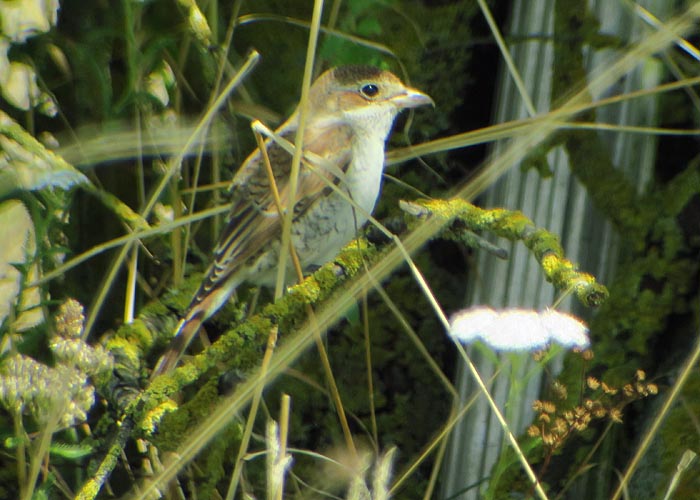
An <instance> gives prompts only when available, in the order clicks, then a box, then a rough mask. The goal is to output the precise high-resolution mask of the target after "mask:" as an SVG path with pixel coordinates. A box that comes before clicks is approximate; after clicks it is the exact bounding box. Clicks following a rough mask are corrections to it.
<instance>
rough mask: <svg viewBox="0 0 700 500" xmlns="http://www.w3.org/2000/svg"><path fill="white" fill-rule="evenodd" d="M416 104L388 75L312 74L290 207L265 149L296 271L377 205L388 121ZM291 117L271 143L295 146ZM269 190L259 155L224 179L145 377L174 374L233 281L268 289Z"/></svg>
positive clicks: (309, 265) (273, 154) (329, 251)
mask: <svg viewBox="0 0 700 500" xmlns="http://www.w3.org/2000/svg"><path fill="white" fill-rule="evenodd" d="M424 105H433V106H434V102H433V100H432V99H431V98H430V96H428V95H427V94H425V93H423V92H421V91H419V90H417V89H415V88H412V87H410V86H407V85H405V84H404V83H403V82H402V81H401V80H400V79H399V78H398V77H397V76H396V75H394V74H393V73H392V72H390V71H388V70H384V69H380V68H377V67H374V66H368V65H347V66H338V67H335V68H332V69H329V70H327V71H326V72H324V73H323V74H321V75H320V76H319V77H318V78H317V79H316V80H315V81H314V83H313V84H312V85H311V87H310V88H309V92H308V104H307V106H308V108H307V114H306V124H305V128H304V137H303V141H302V151H303V155H304V159H305V161H303V162H302V167H301V170H300V172H299V177H298V184H297V196H296V200H291V199H290V184H291V183H290V173H291V170H292V155H291V154H290V152H289V151H288V150H287V149H286V148H285V147H284V146H283V145H282V144H280V142H279V140H274V137H273V138H269V139H267V140H266V141H265V145H264V148H265V150H266V153H267V156H268V158H269V163H270V166H271V168H272V173H273V175H274V179H275V183H274V184H275V185H276V188H277V190H278V196H279V197H278V199H279V201H281V205H282V206H283V207H285V208H287V209H289V208H290V207H289V206H288V205H289V204H290V203H292V202H293V201H295V203H294V204H293V211H294V212H293V222H292V228H291V241H292V245H293V247H294V249H295V252H296V254H297V256H298V259H299V261H300V262H301V264H302V267H303V268H304V269H305V270H309V269H314V268H317V267H319V266H321V265H323V264H325V263H326V262H329V261H330V260H332V259H333V258H334V257H335V256H336V255H337V254H338V252H339V251H340V250H341V249H342V247H344V246H345V245H346V244H348V243H349V242H350V241H352V239H354V238H355V237H356V234H357V231H358V230H359V228H361V227H362V225H363V224H364V223H365V222H366V221H367V214H371V213H372V211H373V210H374V207H375V204H376V202H377V199H378V197H379V193H380V187H381V181H382V173H383V170H384V154H385V147H386V141H387V139H388V137H389V134H390V132H391V128H392V126H393V123H394V120H395V118H396V116H397V115H398V114H399V112H401V111H402V110H404V109H408V108H416V107H419V106H424ZM299 115H300V110H299V107H297V109H296V110H295V111H294V112H293V113H292V114H291V115H290V117H289V118H288V119H287V120H286V121H285V122H284V123H283V124H282V125H281V126H280V127H279V128H278V129H277V130H276V134H275V135H276V136H277V137H278V138H281V139H282V140H287V141H289V142H291V143H294V142H295V140H296V133H297V130H298V128H299ZM330 184H333V185H335V187H336V188H337V189H333V188H331V187H330ZM272 188H273V186H272V185H271V182H270V174H269V173H268V169H267V168H266V166H265V163H264V158H263V155H262V154H261V151H260V148H258V149H256V150H255V151H253V152H252V153H251V154H250V155H249V156H248V157H247V158H246V160H245V161H244V162H243V163H242V165H241V167H240V168H239V170H238V171H237V173H236V174H235V175H234V177H233V180H232V182H231V187H230V191H231V198H232V206H231V210H230V212H229V214H228V217H227V223H226V226H225V228H224V229H223V231H222V234H221V235H220V239H219V242H218V244H217V246H216V247H215V249H214V258H213V262H212V264H211V266H210V267H209V268H208V270H207V272H206V274H205V276H204V278H203V281H202V283H201V285H200V287H199V289H198V290H197V292H196V293H195V295H194V297H193V299H192V301H191V303H190V305H189V307H188V308H187V310H186V312H185V314H184V315H183V316H182V319H181V320H180V322H179V323H178V326H177V327H176V330H175V332H174V335H173V339H172V341H171V344H170V346H169V347H168V348H167V349H166V351H165V352H164V354H163V355H162V356H161V358H160V360H159V361H158V363H157V364H156V367H155V368H154V371H153V373H152V377H155V376H157V375H160V374H163V373H168V372H169V371H171V370H172V369H173V368H174V367H175V366H176V364H177V362H178V361H179V359H180V357H181V356H182V354H183V353H184V351H185V350H186V349H187V346H188V345H189V343H190V342H191V340H192V339H193V337H194V335H195V334H196V333H197V331H198V330H199V328H200V326H201V324H202V322H203V321H205V320H206V319H208V318H209V317H211V316H212V315H213V314H214V313H215V312H216V311H217V310H218V309H219V308H220V307H221V306H222V305H223V304H224V303H225V302H226V301H227V300H228V299H229V298H230V297H231V295H232V294H233V293H234V291H235V290H236V288H237V287H238V286H239V285H240V284H241V283H242V282H244V281H247V282H251V283H253V284H256V285H261V286H274V283H275V278H276V274H277V269H276V266H277V262H278V257H279V252H280V246H281V244H280V242H281V233H282V224H283V215H282V214H280V212H279V207H278V205H277V203H276V200H275V196H273V192H272ZM338 191H340V192H342V193H344V194H345V196H343V195H342V194H340V193H339V192H338ZM349 200H352V201H353V202H354V204H353V203H351V202H350V201H349ZM356 207H360V209H361V210H358V209H357V208H356Z"/></svg>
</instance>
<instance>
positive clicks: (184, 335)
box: [151, 315, 202, 380]
mask: <svg viewBox="0 0 700 500" xmlns="http://www.w3.org/2000/svg"><path fill="white" fill-rule="evenodd" d="M201 325H202V320H201V318H200V316H199V315H187V316H185V317H184V318H182V319H181V320H180V323H178V325H177V329H176V330H175V335H174V336H173V340H172V341H171V342H170V345H169V346H168V350H167V351H165V353H163V355H162V356H161V357H160V359H159V360H158V363H157V364H156V367H155V369H154V370H153V373H152V374H151V380H153V378H155V377H157V376H158V375H162V374H164V373H168V372H170V371H171V370H173V369H174V368H175V365H177V362H178V361H179V360H180V358H181V357H182V355H183V354H184V353H185V349H187V346H188V345H190V342H191V341H192V339H193V338H194V336H195V334H196V333H197V331H198V330H199V327H200V326H201Z"/></svg>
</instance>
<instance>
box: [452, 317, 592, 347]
mask: <svg viewBox="0 0 700 500" xmlns="http://www.w3.org/2000/svg"><path fill="white" fill-rule="evenodd" d="M449 334H450V335H451V336H452V337H453V338H454V339H456V340H458V341H460V342H462V343H465V344H467V343H470V342H474V341H476V340H481V341H482V342H484V343H485V344H487V345H488V346H490V347H491V348H493V349H496V350H498V351H537V350H540V349H543V348H545V347H547V346H548V345H549V344H551V343H552V342H556V343H557V344H560V345H562V346H563V347H567V348H576V349H586V348H587V347H589V346H590V340H589V338H588V327H587V326H586V325H585V323H583V322H582V321H580V320H579V319H577V318H575V317H574V316H571V315H569V314H565V313H561V312H558V311H554V310H550V309H545V310H544V311H540V312H538V311H534V310H531V309H519V308H508V309H501V310H494V309H491V308H490V307H486V306H476V307H471V308H469V309H464V310H462V311H459V312H457V313H456V314H454V315H453V316H452V318H451V319H450V330H449Z"/></svg>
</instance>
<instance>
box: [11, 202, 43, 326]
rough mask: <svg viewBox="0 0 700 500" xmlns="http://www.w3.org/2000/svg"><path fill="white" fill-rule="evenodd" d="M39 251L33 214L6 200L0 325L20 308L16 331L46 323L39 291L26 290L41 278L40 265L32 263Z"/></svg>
mask: <svg viewBox="0 0 700 500" xmlns="http://www.w3.org/2000/svg"><path fill="white" fill-rule="evenodd" d="M35 252H36V241H35V235H34V224H33V223H32V219H31V217H30V216H29V212H27V209H26V208H25V207H24V205H23V204H22V203H21V202H19V201H17V200H9V201H6V202H5V203H3V204H2V205H0V323H2V322H4V321H5V319H6V318H7V317H8V316H9V315H10V311H12V310H13V309H14V308H17V310H19V311H20V312H19V313H18V315H17V316H16V317H15V318H13V321H12V325H11V330H13V331H19V332H21V331H24V330H27V329H29V328H31V327H33V326H35V325H37V324H39V323H41V322H42V321H43V320H44V316H43V311H42V309H41V308H40V307H38V306H39V303H40V295H39V288H38V287H32V288H27V289H24V287H23V284H24V283H27V282H31V281H35V280H36V279H38V277H39V268H38V266H37V265H36V263H31V261H32V258H33V256H34V253H35ZM27 264H29V266H28V267H27ZM22 267H24V268H25V269H27V275H26V276H22V273H21V272H20V268H22ZM18 305H19V307H17V306H18Z"/></svg>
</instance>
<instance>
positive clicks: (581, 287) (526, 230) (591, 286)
mask: <svg viewBox="0 0 700 500" xmlns="http://www.w3.org/2000/svg"><path fill="white" fill-rule="evenodd" d="M402 208H403V209H404V210H406V211H407V212H409V213H410V214H412V215H414V216H418V218H422V217H426V216H432V217H439V218H440V219H442V220H444V221H451V224H449V225H448V226H446V229H444V230H443V231H442V232H441V233H440V235H439V236H440V237H441V238H446V239H450V240H454V241H459V242H464V241H465V239H466V240H469V239H471V238H473V236H472V235H471V233H472V232H481V231H488V232H490V233H492V234H494V235H496V236H500V237H502V238H507V239H509V240H511V241H522V242H523V244H524V245H525V246H526V247H527V248H528V249H529V250H530V251H531V252H532V254H533V255H534V256H535V258H536V259H537V262H539V264H540V266H541V267H542V270H543V271H544V276H545V279H546V280H547V281H549V282H550V283H552V284H553V285H554V286H555V287H556V288H557V289H559V290H572V291H573V292H574V293H575V295H576V297H577V298H578V299H579V300H580V301H581V302H582V303H583V304H584V305H586V306H588V307H596V306H599V305H600V304H601V303H603V302H604V301H605V299H607V297H608V290H607V289H606V288H605V286H603V285H601V284H600V283H597V282H596V280H595V278H594V277H593V276H591V275H590V274H587V273H583V272H581V271H578V270H577V269H576V266H575V265H574V263H572V262H571V261H569V260H567V259H566V258H565V256H564V250H563V249H562V247H561V244H560V243H559V238H558V237H557V236H556V235H555V234H552V233H550V232H549V231H547V230H545V229H542V228H538V227H536V226H535V224H534V223H533V222H532V221H531V220H530V219H528V218H527V217H526V216H525V215H523V213H522V212H519V211H516V210H505V209H502V208H497V209H491V210H486V209H482V208H479V207H476V206H474V205H472V204H471V203H469V202H467V201H465V200H462V199H452V200H423V201H418V202H412V203H406V202H402Z"/></svg>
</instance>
